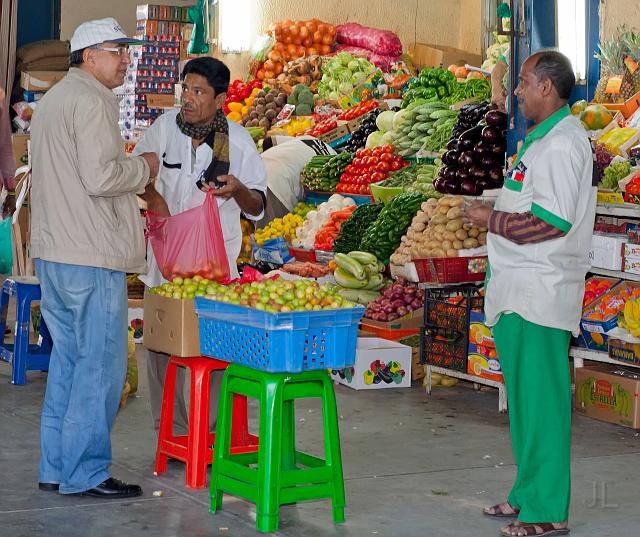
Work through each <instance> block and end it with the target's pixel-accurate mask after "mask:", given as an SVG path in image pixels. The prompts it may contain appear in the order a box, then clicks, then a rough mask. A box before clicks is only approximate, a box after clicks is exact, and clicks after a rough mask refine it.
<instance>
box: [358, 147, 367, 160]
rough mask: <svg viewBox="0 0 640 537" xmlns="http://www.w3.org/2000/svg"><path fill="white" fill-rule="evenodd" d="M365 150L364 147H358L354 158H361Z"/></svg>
mask: <svg viewBox="0 0 640 537" xmlns="http://www.w3.org/2000/svg"><path fill="white" fill-rule="evenodd" d="M365 151H366V149H364V148H361V149H358V150H357V151H356V158H362V157H364V156H365V154H366V153H365Z"/></svg>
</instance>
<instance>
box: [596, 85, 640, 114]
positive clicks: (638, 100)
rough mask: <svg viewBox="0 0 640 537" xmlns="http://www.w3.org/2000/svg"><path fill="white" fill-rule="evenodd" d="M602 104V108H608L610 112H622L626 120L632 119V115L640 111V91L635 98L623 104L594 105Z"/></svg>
mask: <svg viewBox="0 0 640 537" xmlns="http://www.w3.org/2000/svg"><path fill="white" fill-rule="evenodd" d="M594 104H601V105H602V106H604V107H606V108H608V109H609V110H612V111H615V112H620V113H621V114H622V115H623V116H624V118H625V119H627V118H629V117H631V115H632V114H633V113H634V112H635V111H636V110H637V109H638V106H640V91H639V92H638V93H636V94H635V95H634V96H633V97H631V98H630V99H628V100H627V101H625V102H624V103H621V104H610V103H594Z"/></svg>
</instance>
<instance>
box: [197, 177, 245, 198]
mask: <svg viewBox="0 0 640 537" xmlns="http://www.w3.org/2000/svg"><path fill="white" fill-rule="evenodd" d="M217 180H218V182H219V183H222V184H223V185H224V186H222V187H220V188H215V187H212V186H211V185H210V184H209V183H204V185H205V189H206V190H213V193H214V195H216V196H220V197H221V198H225V199H229V198H234V197H236V196H237V195H238V194H239V193H240V192H241V191H242V190H243V189H245V188H246V187H245V186H244V185H243V184H242V183H241V182H240V180H239V179H238V178H237V177H236V176H235V175H219V176H218V177H217Z"/></svg>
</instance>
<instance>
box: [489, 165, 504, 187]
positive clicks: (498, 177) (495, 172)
mask: <svg viewBox="0 0 640 537" xmlns="http://www.w3.org/2000/svg"><path fill="white" fill-rule="evenodd" d="M489 179H490V180H491V181H492V182H494V183H498V182H500V181H503V180H504V176H503V174H502V168H499V167H497V166H496V167H495V168H491V169H490V170H489Z"/></svg>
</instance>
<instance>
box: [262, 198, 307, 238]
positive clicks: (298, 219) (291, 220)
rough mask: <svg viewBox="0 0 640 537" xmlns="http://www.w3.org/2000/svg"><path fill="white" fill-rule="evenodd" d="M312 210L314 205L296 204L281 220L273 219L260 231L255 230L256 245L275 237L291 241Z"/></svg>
mask: <svg viewBox="0 0 640 537" xmlns="http://www.w3.org/2000/svg"><path fill="white" fill-rule="evenodd" d="M313 209H315V205H311V204H309V203H304V202H300V203H298V205H297V206H296V207H295V208H294V209H293V212H291V213H288V214H286V215H285V216H283V217H282V218H275V219H274V220H272V221H271V222H269V224H267V225H266V226H265V227H263V228H262V229H258V230H256V232H255V234H254V239H255V241H256V244H258V245H262V244H264V243H265V241H267V240H269V239H275V238H276V237H284V238H285V239H286V240H288V241H291V240H292V239H293V238H294V237H295V235H296V231H297V229H298V228H299V227H300V226H301V225H302V223H303V222H304V219H305V217H306V216H307V214H309V212H310V211H312V210H313Z"/></svg>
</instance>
